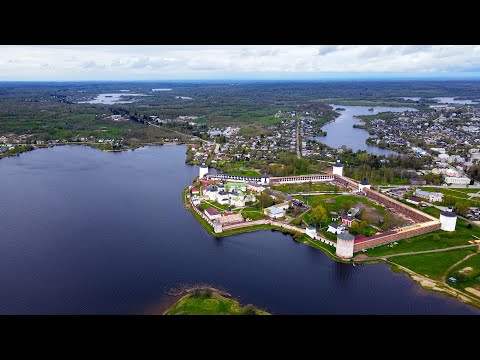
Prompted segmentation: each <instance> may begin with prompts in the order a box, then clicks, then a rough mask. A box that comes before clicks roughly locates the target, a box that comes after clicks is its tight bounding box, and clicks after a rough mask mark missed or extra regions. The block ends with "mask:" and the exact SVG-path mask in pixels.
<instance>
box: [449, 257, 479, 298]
mask: <svg viewBox="0 0 480 360" xmlns="http://www.w3.org/2000/svg"><path fill="white" fill-rule="evenodd" d="M467 267H471V268H472V270H471V271H468V272H460V270H463V269H465V268H467ZM450 276H453V277H454V278H456V279H457V281H458V282H457V283H455V284H450V283H449V285H450V286H453V287H455V288H457V289H465V288H466V287H471V288H474V289H476V290H479V291H480V254H476V255H474V256H472V257H471V258H469V259H467V260H465V261H464V262H462V263H460V264H458V265H457V266H456V267H454V268H453V269H452V270H451V271H450V272H449V273H448V275H447V279H448V278H449V277H450Z"/></svg>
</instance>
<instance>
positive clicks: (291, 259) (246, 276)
mask: <svg viewBox="0 0 480 360" xmlns="http://www.w3.org/2000/svg"><path fill="white" fill-rule="evenodd" d="M185 150H186V148H185V146H160V147H146V148H141V149H137V150H134V151H127V152H118V153H111V152H110V153H109V152H101V151H99V150H95V149H91V148H89V147H84V146H56V147H52V148H48V149H41V150H35V151H31V152H27V153H23V154H21V155H20V156H15V157H10V158H5V159H2V160H0V175H1V177H2V186H1V187H0V196H1V199H2V206H1V207H0V219H1V221H0V234H1V238H0V288H1V289H2V290H1V292H0V313H1V314H140V313H144V312H145V311H147V309H151V308H152V307H155V306H156V304H160V303H162V301H165V299H167V298H169V296H168V295H167V294H166V292H167V291H169V290H170V289H176V288H179V287H182V286H185V285H188V284H191V285H193V284H198V283H203V284H209V285H211V286H214V287H217V288H220V289H223V290H225V291H228V292H229V293H231V294H233V295H234V296H235V297H236V298H238V299H239V300H240V301H241V302H242V303H243V304H247V303H252V304H254V305H256V306H258V307H261V308H264V309H266V310H267V311H269V312H272V313H274V314H479V313H480V310H478V309H475V308H473V307H471V306H469V305H465V304H463V303H461V302H459V301H458V300H456V299H454V298H450V297H447V296H444V295H441V294H437V293H434V292H428V291H426V290H423V289H422V288H421V287H420V286H419V285H417V284H416V283H415V282H413V281H412V280H410V278H409V277H408V276H407V275H405V274H401V273H394V272H392V271H391V270H390V268H389V267H388V266H387V265H386V264H374V265H357V266H352V265H351V264H342V263H336V262H334V261H332V260H330V259H329V258H328V257H327V256H326V255H324V254H323V253H322V252H321V251H319V250H316V249H313V248H311V247H308V246H305V245H303V244H299V243H296V242H295V241H294V240H293V239H292V237H291V236H290V235H284V234H282V233H280V232H273V231H261V232H255V233H247V234H240V235H235V236H231V237H226V238H215V237H213V236H210V235H208V233H207V232H206V231H205V230H204V229H203V228H202V226H201V225H200V224H199V223H198V222H197V221H196V220H195V219H194V218H193V216H192V215H191V214H190V213H189V212H188V211H187V210H186V209H185V208H184V205H183V203H182V199H181V191H182V189H183V188H184V187H185V186H187V185H188V184H189V183H190V181H191V179H193V178H194V177H195V176H196V175H197V174H198V167H196V166H188V165H185V163H184V161H185Z"/></svg>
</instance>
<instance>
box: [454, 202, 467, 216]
mask: <svg viewBox="0 0 480 360" xmlns="http://www.w3.org/2000/svg"><path fill="white" fill-rule="evenodd" d="M469 211H470V209H469V208H468V206H466V205H465V204H459V205H457V207H456V208H455V212H456V213H457V214H458V215H460V216H464V217H465V216H467V214H468V213H469Z"/></svg>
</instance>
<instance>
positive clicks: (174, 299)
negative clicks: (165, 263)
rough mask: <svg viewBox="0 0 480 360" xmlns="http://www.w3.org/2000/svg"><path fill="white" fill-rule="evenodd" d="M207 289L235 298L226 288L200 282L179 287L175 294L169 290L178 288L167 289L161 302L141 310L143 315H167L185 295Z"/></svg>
mask: <svg viewBox="0 0 480 360" xmlns="http://www.w3.org/2000/svg"><path fill="white" fill-rule="evenodd" d="M207 289H210V290H212V291H214V292H216V293H217V294H219V295H221V296H223V297H226V298H229V299H233V300H235V299H234V298H233V297H232V295H231V294H230V293H228V292H226V291H224V290H220V289H217V288H214V287H212V286H209V285H205V284H199V285H193V286H192V285H190V286H189V287H185V288H180V289H177V290H178V292H175V293H173V294H172V293H170V294H169V292H172V291H175V290H176V289H169V290H167V291H165V292H164V293H165V295H166V296H165V297H164V298H162V299H161V301H160V302H159V303H156V304H153V305H151V306H149V307H148V308H147V309H146V310H144V311H143V312H141V315H165V313H166V312H167V311H168V310H169V309H170V308H171V307H172V306H173V305H175V304H176V303H178V302H179V301H181V300H182V299H184V298H185V297H187V296H189V295H190V293H191V292H192V291H193V290H207Z"/></svg>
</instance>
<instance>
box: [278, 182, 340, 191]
mask: <svg viewBox="0 0 480 360" xmlns="http://www.w3.org/2000/svg"><path fill="white" fill-rule="evenodd" d="M272 188H273V189H274V190H278V191H282V192H286V193H300V192H315V191H339V188H338V186H336V185H330V184H308V183H306V184H284V185H276V186H272Z"/></svg>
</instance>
